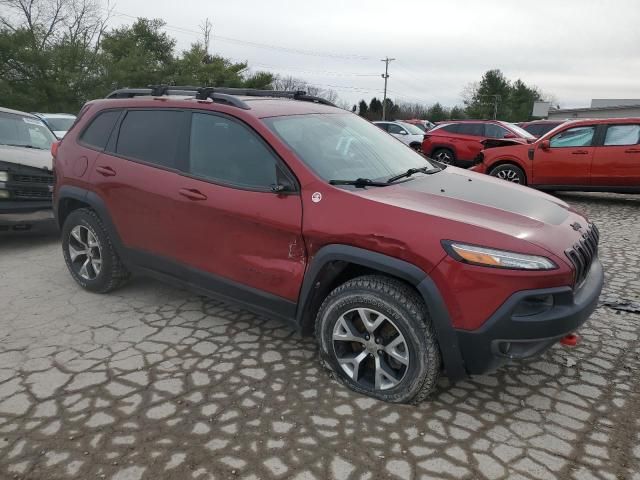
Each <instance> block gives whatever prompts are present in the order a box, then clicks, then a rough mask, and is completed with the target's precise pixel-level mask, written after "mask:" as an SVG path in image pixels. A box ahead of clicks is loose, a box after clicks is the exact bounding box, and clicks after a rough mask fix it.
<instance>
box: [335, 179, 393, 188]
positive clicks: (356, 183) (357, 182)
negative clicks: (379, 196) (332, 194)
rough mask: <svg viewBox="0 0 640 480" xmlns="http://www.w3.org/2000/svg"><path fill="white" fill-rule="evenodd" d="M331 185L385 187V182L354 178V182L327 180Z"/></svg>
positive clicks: (386, 184)
mask: <svg viewBox="0 0 640 480" xmlns="http://www.w3.org/2000/svg"><path fill="white" fill-rule="evenodd" d="M329 183H330V184H331V185H353V186H354V187H356V188H364V187H386V186H388V185H389V184H388V183H387V182H376V181H375V180H371V179H369V178H356V179H355V180H329Z"/></svg>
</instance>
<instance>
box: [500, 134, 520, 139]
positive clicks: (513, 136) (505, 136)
mask: <svg viewBox="0 0 640 480" xmlns="http://www.w3.org/2000/svg"><path fill="white" fill-rule="evenodd" d="M502 138H518V136H517V135H516V134H515V133H505V135H504V137H502Z"/></svg>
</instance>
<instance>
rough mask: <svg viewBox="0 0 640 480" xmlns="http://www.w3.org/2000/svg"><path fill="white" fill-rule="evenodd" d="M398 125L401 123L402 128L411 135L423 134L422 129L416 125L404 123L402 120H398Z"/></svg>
mask: <svg viewBox="0 0 640 480" xmlns="http://www.w3.org/2000/svg"><path fill="white" fill-rule="evenodd" d="M398 123H399V124H400V125H402V126H403V127H404V128H406V129H407V130H408V131H409V133H410V134H412V135H422V134H424V130H421V129H420V128H419V127H418V126H416V125H413V124H412V123H404V122H398Z"/></svg>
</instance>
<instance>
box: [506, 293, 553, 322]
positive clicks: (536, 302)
mask: <svg viewBox="0 0 640 480" xmlns="http://www.w3.org/2000/svg"><path fill="white" fill-rule="evenodd" d="M551 308H553V295H536V296H534V297H527V298H525V299H523V300H520V302H519V303H518V305H517V306H516V308H515V310H514V311H513V316H514V317H529V316H531V315H538V314H540V313H544V312H546V311H548V310H551Z"/></svg>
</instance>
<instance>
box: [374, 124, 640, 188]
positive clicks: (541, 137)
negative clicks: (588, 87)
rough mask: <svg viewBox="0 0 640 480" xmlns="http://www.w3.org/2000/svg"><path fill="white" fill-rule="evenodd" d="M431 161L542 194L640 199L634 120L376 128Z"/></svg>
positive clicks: (639, 133)
mask: <svg viewBox="0 0 640 480" xmlns="http://www.w3.org/2000/svg"><path fill="white" fill-rule="evenodd" d="M374 123H375V124H376V125H378V126H379V127H380V128H382V129H383V130H385V131H387V132H388V133H390V134H391V135H393V136H395V137H396V138H398V139H400V140H401V141H402V142H404V143H405V144H407V145H409V146H410V147H412V148H414V149H415V150H419V151H421V152H422V153H423V154H424V155H426V156H427V157H429V158H433V159H435V160H438V161H439V162H441V163H445V164H449V165H455V166H458V167H465V168H469V167H471V169H472V170H474V171H476V172H480V173H487V174H489V175H493V176H495V177H498V178H501V179H503V180H507V181H510V182H514V183H519V184H522V185H529V186H532V187H535V188H538V189H541V190H581V191H607V192H620V193H624V192H628V193H634V192H640V119H638V118H611V119H581V120H570V121H556V120H543V121H537V122H528V123H523V124H519V125H516V124H513V123H509V122H502V121H498V120H484V121H477V120H464V121H448V122H441V123H439V124H438V125H436V126H435V127H433V128H431V129H429V130H427V131H425V132H422V134H421V133H420V132H419V131H418V128H416V127H415V126H414V125H412V124H410V123H407V122H403V121H396V122H374Z"/></svg>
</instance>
